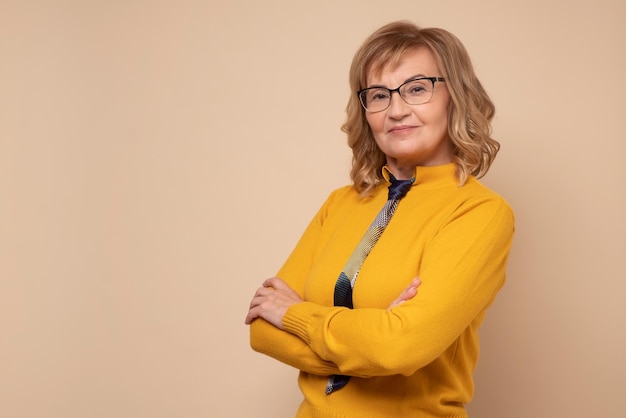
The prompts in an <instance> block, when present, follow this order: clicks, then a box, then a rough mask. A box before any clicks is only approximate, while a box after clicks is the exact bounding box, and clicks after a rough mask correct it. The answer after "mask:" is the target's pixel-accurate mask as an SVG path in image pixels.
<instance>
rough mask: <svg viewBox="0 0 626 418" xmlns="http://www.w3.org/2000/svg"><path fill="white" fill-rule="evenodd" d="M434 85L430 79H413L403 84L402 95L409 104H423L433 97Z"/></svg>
mask: <svg viewBox="0 0 626 418" xmlns="http://www.w3.org/2000/svg"><path fill="white" fill-rule="evenodd" d="M433 87H434V86H433V82H432V81H431V80H429V79H422V80H413V81H409V82H408V83H406V84H404V85H403V86H402V88H401V89H400V95H401V96H402V97H403V98H404V100H405V101H406V102H407V103H408V104H414V105H416V104H423V103H426V102H428V101H429V100H430V99H431V98H432V97H433Z"/></svg>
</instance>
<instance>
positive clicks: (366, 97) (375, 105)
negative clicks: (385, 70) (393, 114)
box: [360, 88, 390, 112]
mask: <svg viewBox="0 0 626 418" xmlns="http://www.w3.org/2000/svg"><path fill="white" fill-rule="evenodd" d="M360 99H361V103H362V104H363V107H364V108H365V109H366V110H368V111H370V112H378V111H381V110H384V109H386V108H387V106H389V100H390V96H389V90H387V89H378V88H371V89H367V90H365V91H362V92H361V95H360Z"/></svg>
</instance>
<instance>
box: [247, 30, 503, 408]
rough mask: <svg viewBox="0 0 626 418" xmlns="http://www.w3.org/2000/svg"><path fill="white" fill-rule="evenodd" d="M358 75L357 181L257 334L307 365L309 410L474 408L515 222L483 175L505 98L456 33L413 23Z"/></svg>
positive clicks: (287, 268) (371, 41)
mask: <svg viewBox="0 0 626 418" xmlns="http://www.w3.org/2000/svg"><path fill="white" fill-rule="evenodd" d="M350 85H351V90H352V94H351V96H350V100H349V102H348V106H347V121H346V123H345V124H344V126H343V130H344V131H345V132H346V133H347V135H348V143H349V145H350V147H351V148H352V151H353V166H352V171H351V178H352V181H353V184H352V185H350V186H346V187H343V188H340V189H338V190H336V191H334V192H333V193H331V194H330V196H329V197H328V199H327V200H326V202H325V203H324V204H323V206H322V207H321V209H320V210H319V212H318V213H317V215H316V216H315V217H314V219H313V220H312V221H311V223H310V224H309V226H308V228H307V229H306V231H305V232H304V234H303V236H302V238H301V239H300V241H299V242H298V244H297V246H296V247H295V249H294V250H293V253H292V254H291V255H290V257H289V258H288V259H287V261H286V263H285V264H284V266H283V267H282V268H281V269H280V271H279V272H278V274H277V277H274V278H271V279H268V280H266V281H265V282H264V283H263V284H262V286H261V287H260V288H259V289H258V290H257V292H256V294H255V295H254V297H253V299H252V302H251V304H250V309H249V311H248V315H247V317H246V323H247V324H250V332H251V334H250V335H251V337H250V339H251V345H252V347H253V349H254V350H256V351H259V352H261V353H264V354H267V355H269V356H272V357H274V358H276V359H277V360H279V361H282V362H283V363H286V364H289V365H291V366H293V367H296V368H298V369H299V370H300V374H299V385H300V388H301V390H302V393H303V395H304V401H303V402H302V404H301V406H300V408H299V410H298V413H297V416H298V417H466V416H467V415H466V412H465V409H464V405H465V404H467V403H468V402H470V400H471V398H472V394H473V380H472V373H473V370H474V367H475V365H476V362H477V359H478V348H479V346H478V333H477V331H478V327H479V326H480V324H481V322H482V320H483V318H484V315H485V311H486V309H487V308H488V306H489V305H490V304H491V303H492V302H493V300H494V298H495V296H496V294H497V292H498V290H499V289H500V288H501V286H502V285H503V283H504V278H505V266H506V261H507V257H508V253H509V249H510V246H511V240H512V237H513V230H514V220H513V213H512V211H511V209H510V207H509V206H508V205H507V203H506V202H505V201H504V200H503V199H502V198H501V197H500V196H498V195H497V194H496V193H494V192H492V191H490V190H488V189H487V188H486V187H484V186H483V185H481V184H480V183H479V182H478V180H477V178H479V177H480V176H482V175H484V174H485V173H486V172H487V170H488V169H489V166H490V165H491V163H492V161H493V159H494V158H495V156H496V153H497V152H498V149H499V144H498V142H496V141H495V140H494V139H492V138H491V137H490V132H491V125H490V122H491V119H492V117H493V114H494V106H493V104H492V102H491V100H490V99H489V97H488V96H487V94H486V92H485V90H484V89H483V87H482V86H481V84H480V82H479V81H478V79H477V78H476V75H475V73H474V70H473V68H472V65H471V62H470V59H469V56H468V55H467V52H466V50H465V48H464V47H463V45H462V44H461V43H460V41H459V40H458V39H457V38H456V37H455V36H454V35H452V34H450V33H449V32H447V31H445V30H442V29H435V28H430V29H421V28H418V27H416V26H415V25H413V24H411V23H408V22H394V23H391V24H388V25H386V26H384V27H382V28H380V29H379V30H377V31H376V32H374V33H373V34H372V35H371V36H370V37H369V38H368V39H367V40H366V41H365V42H364V44H363V45H362V46H361V48H360V49H359V50H358V51H357V53H356V55H355V57H354V60H353V62H352V66H351V69H350ZM398 185H399V186H398ZM397 187H403V188H404V190H403V191H401V192H397V193H396V191H394V190H397V189H396V188H397ZM388 189H389V192H388ZM392 189H393V190H392ZM388 193H389V196H388ZM392 194H393V196H392ZM403 194H404V196H402V195H403ZM390 202H391V203H390ZM381 208H383V210H382V211H381ZM394 210H395V212H394ZM376 230H377V231H378V232H376ZM381 230H382V231H384V232H380V231H381ZM364 237H365V238H364ZM355 249H356V250H355ZM346 283H347V284H346ZM418 287H419V294H418V291H417V289H418Z"/></svg>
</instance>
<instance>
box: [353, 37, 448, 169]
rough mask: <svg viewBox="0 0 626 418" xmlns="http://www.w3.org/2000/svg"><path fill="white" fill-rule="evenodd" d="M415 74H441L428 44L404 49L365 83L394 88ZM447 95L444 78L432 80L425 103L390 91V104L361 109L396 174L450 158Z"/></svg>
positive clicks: (440, 162) (388, 163) (436, 163)
mask: <svg viewBox="0 0 626 418" xmlns="http://www.w3.org/2000/svg"><path fill="white" fill-rule="evenodd" d="M416 77H441V73H440V71H439V69H438V68H437V63H436V62H435V57H434V56H433V54H432V53H431V52H430V50H429V49H428V48H425V47H421V48H418V49H415V50H412V51H409V52H407V53H406V54H405V55H404V57H403V58H402V59H401V60H400V61H399V62H398V65H397V66H394V67H389V66H387V67H383V69H382V71H381V72H380V74H372V73H370V74H369V76H368V78H367V87H372V86H383V87H387V88H389V89H395V88H396V87H398V86H399V85H401V84H402V83H404V82H405V81H407V80H410V79H413V78H416ZM449 102H450V95H449V93H448V90H447V88H446V85H445V82H439V81H438V82H436V83H435V90H434V92H433V97H432V99H431V100H430V101H429V102H428V103H424V104H420V105H410V104H407V103H406V102H405V101H404V100H403V99H402V97H400V95H399V94H396V93H393V94H392V96H391V104H390V105H389V107H388V108H387V109H386V110H383V111H381V112H377V113H371V112H365V117H366V118H367V122H368V124H369V126H370V129H371V130H372V133H373V134H374V139H375V140H376V144H377V145H378V147H379V148H380V149H381V151H382V152H383V153H384V154H385V155H386V157H387V165H388V166H389V168H390V170H391V172H392V173H393V174H394V176H395V177H396V178H399V179H409V178H411V177H413V174H414V172H415V167H416V166H434V165H441V164H446V163H449V162H451V161H452V156H453V147H452V143H451V142H450V140H449V138H448V104H449Z"/></svg>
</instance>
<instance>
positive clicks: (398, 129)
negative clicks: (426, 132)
mask: <svg viewBox="0 0 626 418" xmlns="http://www.w3.org/2000/svg"><path fill="white" fill-rule="evenodd" d="M415 128H417V126H415V125H398V126H394V127H393V128H391V129H389V130H388V131H387V133H402V132H408V131H410V130H411V129H415Z"/></svg>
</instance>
